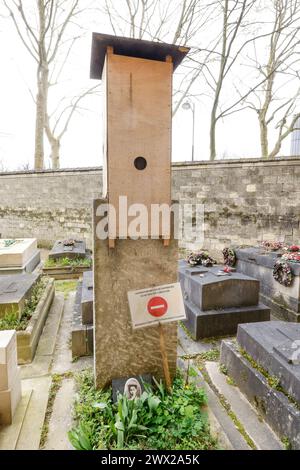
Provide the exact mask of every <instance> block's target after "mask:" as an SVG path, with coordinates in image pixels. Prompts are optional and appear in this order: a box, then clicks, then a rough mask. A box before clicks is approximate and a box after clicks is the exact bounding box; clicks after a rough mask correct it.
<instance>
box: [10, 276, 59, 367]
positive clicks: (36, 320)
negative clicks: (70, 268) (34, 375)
mask: <svg viewBox="0 0 300 470" xmlns="http://www.w3.org/2000/svg"><path fill="white" fill-rule="evenodd" d="M54 295H55V286H54V279H51V278H49V281H48V283H47V285H46V288H45V291H44V293H43V295H42V297H41V298H40V301H39V303H38V304H37V307H36V309H35V312H34V313H33V315H32V317H31V319H30V321H29V323H28V325H27V328H26V330H24V331H17V355H18V364H19V365H21V364H29V363H31V362H32V360H33V358H34V355H35V352H36V349H37V346H38V343H39V339H40V336H41V334H42V331H43V327H44V324H45V322H46V319H47V316H48V313H49V310H50V307H51V305H52V302H53V299H54Z"/></svg>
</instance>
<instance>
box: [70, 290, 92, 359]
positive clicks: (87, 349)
mask: <svg viewBox="0 0 300 470" xmlns="http://www.w3.org/2000/svg"><path fill="white" fill-rule="evenodd" d="M81 297H82V283H81V282H78V285H77V290H76V296H75V302H74V307H73V318H72V331H71V337H72V356H73V357H81V356H90V355H92V354H93V350H94V343H93V325H83V324H82V317H81Z"/></svg>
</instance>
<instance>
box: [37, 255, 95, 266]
mask: <svg viewBox="0 0 300 470" xmlns="http://www.w3.org/2000/svg"><path fill="white" fill-rule="evenodd" d="M44 266H45V268H63V267H70V266H71V267H75V268H76V267H79V266H80V267H86V268H90V267H91V266H92V260H91V258H80V257H76V258H68V257H67V256H65V257H64V258H60V259H57V260H55V259H52V258H48V259H47V261H46V262H45V264H44Z"/></svg>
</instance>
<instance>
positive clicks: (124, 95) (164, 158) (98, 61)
mask: <svg viewBox="0 0 300 470" xmlns="http://www.w3.org/2000/svg"><path fill="white" fill-rule="evenodd" d="M188 51H189V49H188V48H186V47H181V46H175V45H170V44H165V43H158V42H150V41H144V40H138V39H130V38H124V37H116V36H109V35H105V34H98V33H94V34H93V41H92V57H91V78H95V79H102V81H103V85H104V86H103V92H104V110H105V111H104V121H105V125H104V163H103V197H104V198H107V200H108V202H109V203H110V204H112V205H113V206H114V208H115V209H116V211H117V218H116V220H117V224H116V234H115V238H126V237H127V236H128V233H126V230H127V225H126V227H125V228H124V226H123V225H122V223H121V218H122V214H120V213H119V196H127V204H128V207H129V206H130V205H132V204H137V203H138V204H143V205H144V206H146V208H147V210H148V214H149V215H150V214H151V205H152V204H168V205H170V204H171V137H172V135H171V128H172V75H173V71H174V69H175V68H176V67H177V66H178V65H179V64H180V63H181V61H182V60H183V58H184V57H185V55H186V54H187V52H188ZM121 225H122V226H121ZM142 235H143V236H148V235H150V220H149V224H148V230H147V233H143V234H142ZM157 235H158V236H161V237H163V235H164V234H163V232H162V227H161V226H160V227H159V233H157ZM110 238H111V237H110ZM163 238H164V237H163ZM110 243H111V244H112V245H113V244H114V242H112V240H110Z"/></svg>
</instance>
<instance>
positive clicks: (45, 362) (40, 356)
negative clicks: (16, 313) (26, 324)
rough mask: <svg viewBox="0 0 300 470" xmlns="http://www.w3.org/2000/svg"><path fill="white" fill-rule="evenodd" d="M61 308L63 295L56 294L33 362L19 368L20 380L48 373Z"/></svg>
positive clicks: (62, 306) (61, 311)
mask: <svg viewBox="0 0 300 470" xmlns="http://www.w3.org/2000/svg"><path fill="white" fill-rule="evenodd" d="M63 308H64V297H63V294H61V293H57V294H56V296H55V298H54V301H53V303H52V306H51V308H50V311H49V314H48V317H47V320H46V323H45V326H44V328H43V329H42V332H41V337H40V339H39V343H38V346H37V349H36V354H35V357H34V360H33V361H32V362H31V363H30V364H26V365H23V366H22V367H21V375H22V379H25V378H33V377H41V376H43V375H47V374H48V373H49V372H50V365H51V361H52V356H53V354H54V348H55V343H56V337H57V333H58V329H59V325H60V321H61V317H62V313H63Z"/></svg>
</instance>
